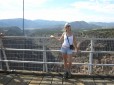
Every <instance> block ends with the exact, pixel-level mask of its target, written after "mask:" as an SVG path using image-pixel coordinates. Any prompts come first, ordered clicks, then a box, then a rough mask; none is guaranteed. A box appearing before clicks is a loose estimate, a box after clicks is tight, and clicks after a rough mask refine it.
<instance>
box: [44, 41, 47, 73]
mask: <svg viewBox="0 0 114 85" xmlns="http://www.w3.org/2000/svg"><path fill="white" fill-rule="evenodd" d="M43 62H44V64H43V71H44V72H48V68H47V63H45V62H47V56H46V46H45V41H44V39H43Z"/></svg>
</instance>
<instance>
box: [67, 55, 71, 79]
mask: <svg viewBox="0 0 114 85" xmlns="http://www.w3.org/2000/svg"><path fill="white" fill-rule="evenodd" d="M67 56H68V65H67V66H68V70H67V72H68V77H71V67H72V55H71V54H70V55H67Z"/></svg>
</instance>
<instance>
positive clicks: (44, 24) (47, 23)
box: [0, 18, 114, 29]
mask: <svg viewBox="0 0 114 85" xmlns="http://www.w3.org/2000/svg"><path fill="white" fill-rule="evenodd" d="M65 23H66V21H54V20H41V19H36V20H29V19H24V28H28V29H32V28H35V29H44V28H45V29H62V28H63V26H64V24H65ZM70 23H71V25H72V28H73V29H95V28H102V27H104V26H105V25H106V24H107V27H109V26H111V25H112V24H113V23H112V24H110V23H99V22H97V23H95V22H91V23H87V22H85V21H73V22H70ZM8 26H10V27H11V26H17V27H19V28H22V27H23V19H22V18H15V19H2V20H0V27H8ZM113 26H114V24H113V25H112V27H113ZM105 27H106V26H105Z"/></svg>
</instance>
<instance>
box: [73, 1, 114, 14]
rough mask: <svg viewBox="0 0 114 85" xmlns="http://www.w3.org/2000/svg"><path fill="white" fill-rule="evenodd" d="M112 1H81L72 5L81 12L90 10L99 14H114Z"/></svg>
mask: <svg viewBox="0 0 114 85" xmlns="http://www.w3.org/2000/svg"><path fill="white" fill-rule="evenodd" d="M111 1H112V0H90V1H80V2H75V3H73V4H72V6H74V7H75V8H77V9H80V10H90V11H95V12H98V13H108V14H114V3H111Z"/></svg>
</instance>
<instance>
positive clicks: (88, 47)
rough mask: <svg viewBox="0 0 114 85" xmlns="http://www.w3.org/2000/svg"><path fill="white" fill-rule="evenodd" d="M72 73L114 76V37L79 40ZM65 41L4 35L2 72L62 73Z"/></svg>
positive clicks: (0, 58)
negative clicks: (62, 49)
mask: <svg viewBox="0 0 114 85" xmlns="http://www.w3.org/2000/svg"><path fill="white" fill-rule="evenodd" d="M77 42H78V44H79V47H80V51H79V52H77V53H76V52H75V51H74V52H73V57H72V61H73V65H72V73H78V74H109V75H112V74H114V38H79V37H78V38H77ZM61 44H62V42H58V41H57V40H54V39H51V38H49V37H26V36H5V37H4V38H0V47H1V49H0V69H1V70H8V71H10V70H15V71H16V70H17V71H18V70H21V71H24V70H27V71H45V72H63V70H64V69H63V59H62V56H61V53H60V47H61Z"/></svg>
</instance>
